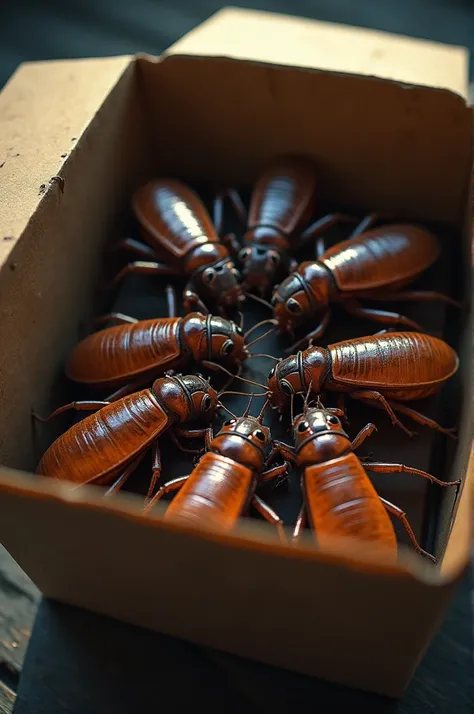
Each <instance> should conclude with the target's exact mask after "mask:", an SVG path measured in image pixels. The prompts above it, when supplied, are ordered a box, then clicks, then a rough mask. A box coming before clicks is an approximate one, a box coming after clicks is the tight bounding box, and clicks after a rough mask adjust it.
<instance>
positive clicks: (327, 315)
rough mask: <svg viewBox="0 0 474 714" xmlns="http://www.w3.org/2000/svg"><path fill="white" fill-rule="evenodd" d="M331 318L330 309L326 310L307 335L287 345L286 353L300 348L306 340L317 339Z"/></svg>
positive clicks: (324, 330)
mask: <svg viewBox="0 0 474 714" xmlns="http://www.w3.org/2000/svg"><path fill="white" fill-rule="evenodd" d="M330 319H331V312H330V310H327V312H326V313H325V314H324V316H323V319H322V320H321V322H320V323H319V325H318V326H317V327H316V328H315V329H314V330H312V331H311V332H308V334H307V335H305V336H304V337H302V338H301V339H300V340H298V341H297V342H295V343H294V344H293V345H291V347H288V349H286V350H285V353H286V354H292V353H293V352H294V351H295V350H298V349H300V348H301V347H304V346H305V345H306V344H307V343H308V341H309V342H313V340H318V339H319V338H320V337H321V336H322V335H323V334H324V333H325V332H326V328H327V326H328V324H329V320H330Z"/></svg>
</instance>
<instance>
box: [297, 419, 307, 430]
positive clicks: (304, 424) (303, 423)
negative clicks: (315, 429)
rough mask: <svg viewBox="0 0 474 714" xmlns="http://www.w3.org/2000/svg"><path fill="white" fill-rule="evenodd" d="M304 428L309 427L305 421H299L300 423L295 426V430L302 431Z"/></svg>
mask: <svg viewBox="0 0 474 714" xmlns="http://www.w3.org/2000/svg"><path fill="white" fill-rule="evenodd" d="M306 429H309V425H308V422H307V421H300V423H299V424H298V426H297V429H296V430H297V431H299V432H300V433H302V432H303V431H306Z"/></svg>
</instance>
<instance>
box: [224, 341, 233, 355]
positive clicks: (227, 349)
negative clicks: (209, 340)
mask: <svg viewBox="0 0 474 714" xmlns="http://www.w3.org/2000/svg"><path fill="white" fill-rule="evenodd" d="M233 351H234V343H233V342H232V340H226V341H225V342H224V344H223V345H222V347H221V355H230V354H232V352H233Z"/></svg>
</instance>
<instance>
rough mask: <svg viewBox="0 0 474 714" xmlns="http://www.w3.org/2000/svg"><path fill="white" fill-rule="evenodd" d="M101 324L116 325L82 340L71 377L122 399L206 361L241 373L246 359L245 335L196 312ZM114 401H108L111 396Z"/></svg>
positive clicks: (70, 363) (70, 369) (218, 319)
mask: <svg viewBox="0 0 474 714" xmlns="http://www.w3.org/2000/svg"><path fill="white" fill-rule="evenodd" d="M101 321H107V322H108V321H115V322H118V323H121V324H119V325H117V326H113V327H106V328H105V329H102V330H99V331H98V332H94V333H92V334H91V335H89V336H88V337H86V338H85V339H83V340H82V341H81V342H79V344H78V345H77V346H76V347H75V348H74V350H73V351H72V353H71V355H70V357H69V360H68V362H67V365H66V374H67V376H68V377H69V378H70V379H72V380H73V381H75V382H80V383H82V384H87V385H90V386H94V387H100V388H111V389H116V388H117V387H120V389H119V391H118V392H116V393H115V394H114V395H112V397H113V398H114V399H116V398H117V397H120V396H123V394H126V393H127V392H130V391H131V392H133V391H135V390H136V389H137V388H138V387H140V386H142V385H144V384H147V383H149V382H151V380H152V379H155V378H156V377H158V376H161V375H163V374H164V373H165V372H168V371H170V370H183V369H185V368H187V367H189V366H190V365H191V362H192V361H195V362H197V363H200V362H202V361H203V360H208V361H209V360H210V361H215V360H217V361H218V362H222V363H223V364H224V365H225V366H226V367H227V368H228V369H230V370H236V369H237V370H238V369H239V367H240V365H241V364H242V362H243V361H244V360H245V359H246V357H247V356H248V351H247V348H246V346H245V344H244V333H243V331H242V329H241V328H240V327H239V326H238V325H236V324H235V323H234V322H231V321H230V320H227V319H225V318H223V317H216V316H212V315H202V314H201V313H197V312H192V313H189V314H188V315H186V316H185V317H182V318H181V317H163V318H158V319H155V320H140V321H138V320H136V319H135V318H133V317H129V316H128V315H123V314H122V313H111V314H109V315H105V316H104V317H102V318H101ZM109 399H110V397H109Z"/></svg>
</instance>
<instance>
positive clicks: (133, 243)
mask: <svg viewBox="0 0 474 714" xmlns="http://www.w3.org/2000/svg"><path fill="white" fill-rule="evenodd" d="M120 250H128V251H129V252H131V253H134V254H135V255H136V256H137V257H139V258H143V259H144V260H156V259H157V255H156V253H155V251H154V250H153V248H151V247H150V246H149V245H146V243H142V242H141V241H139V240H135V239H134V238H122V240H119V241H117V242H116V243H114V244H113V245H112V246H111V247H110V250H109V252H110V253H116V252H118V251H120Z"/></svg>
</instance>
